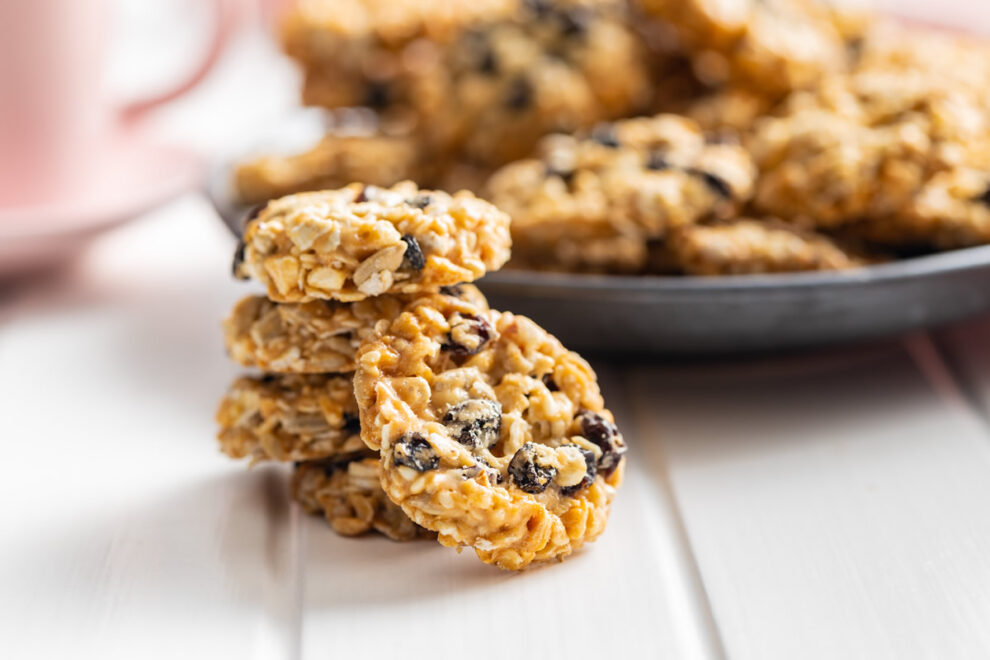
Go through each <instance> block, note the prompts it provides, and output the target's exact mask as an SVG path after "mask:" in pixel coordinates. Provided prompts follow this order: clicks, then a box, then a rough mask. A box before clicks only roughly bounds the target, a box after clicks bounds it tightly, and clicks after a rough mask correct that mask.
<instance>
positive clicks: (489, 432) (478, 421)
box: [443, 399, 502, 449]
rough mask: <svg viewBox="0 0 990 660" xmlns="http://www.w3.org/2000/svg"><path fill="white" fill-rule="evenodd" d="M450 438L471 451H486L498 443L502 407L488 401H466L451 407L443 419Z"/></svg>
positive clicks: (497, 403)
mask: <svg viewBox="0 0 990 660" xmlns="http://www.w3.org/2000/svg"><path fill="white" fill-rule="evenodd" d="M443 423H444V424H445V425H446V426H447V428H448V430H449V431H450V435H451V437H452V438H454V439H455V440H457V441H458V442H459V443H461V444H462V445H465V446H467V447H471V448H472V449H487V448H488V447H491V446H492V445H494V444H495V443H496V442H498V434H499V432H500V431H501V430H502V405H501V404H500V403H499V402H498V401H491V400H489V399H468V400H467V401H462V402H461V403H458V404H457V405H456V406H452V407H451V408H450V410H448V411H447V414H446V415H444V417H443Z"/></svg>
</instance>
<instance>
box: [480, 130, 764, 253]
mask: <svg viewBox="0 0 990 660" xmlns="http://www.w3.org/2000/svg"><path fill="white" fill-rule="evenodd" d="M755 175H756V173H755V168H754V166H753V163H752V161H751V159H750V157H749V155H748V154H747V153H746V151H745V150H744V149H743V148H742V147H740V146H739V145H738V144H732V143H728V142H726V141H720V142H711V141H710V140H707V139H706V136H705V134H704V133H703V132H702V131H701V130H700V128H699V127H698V126H697V124H695V123H694V122H693V121H691V120H689V119H686V118H684V117H679V116H675V115H666V114H663V115H657V116H656V117H649V118H638V119H628V120H624V121H618V122H614V123H603V124H599V125H597V126H596V127H595V128H593V129H592V130H591V131H590V132H588V133H584V134H581V135H578V136H568V135H553V136H549V137H547V138H545V139H544V140H543V141H542V142H541V143H540V148H539V154H538V157H537V158H533V159H527V160H522V161H518V162H515V163H511V164H509V165H507V166H505V167H504V168H502V169H501V170H499V171H498V172H496V173H495V175H493V176H492V178H491V179H490V180H489V182H488V186H487V194H488V198H489V199H491V200H492V201H493V202H494V203H495V204H496V205H498V206H499V208H502V209H503V210H505V211H506V212H508V213H509V214H510V215H511V216H512V233H513V256H514V257H515V263H517V264H521V265H526V264H543V265H544V267H557V268H562V269H565V270H603V271H618V272H636V271H638V270H641V269H642V268H643V267H644V266H645V264H646V261H647V248H646V244H647V241H649V240H651V239H659V238H663V237H664V236H665V235H666V234H667V233H668V232H669V231H670V230H672V229H673V228H675V227H679V226H682V225H688V224H693V223H696V222H700V221H703V220H708V219H716V218H722V217H729V216H732V215H734V214H736V213H737V212H738V211H739V209H740V207H741V206H742V204H743V203H744V202H745V201H746V200H747V199H748V198H749V197H750V195H751V193H752V189H753V184H754V179H755Z"/></svg>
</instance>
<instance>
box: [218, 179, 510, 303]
mask: <svg viewBox="0 0 990 660" xmlns="http://www.w3.org/2000/svg"><path fill="white" fill-rule="evenodd" d="M510 245H511V239H510V237H509V217H508V216H507V215H506V214H505V213H503V212H502V211H500V210H498V209H497V208H495V207H494V206H492V205H491V204H489V203H488V202H485V201H483V200H481V199H478V198H477V197H475V196H474V195H472V194H471V193H469V192H465V191H462V192H459V193H456V194H454V195H449V194H447V193H444V192H439V191H429V190H419V189H418V188H417V187H416V185H415V184H413V183H412V182H408V181H406V182H402V183H399V184H397V185H395V186H393V187H391V188H378V187H375V186H365V185H362V184H351V185H349V186H347V187H345V188H340V189H338V190H326V191H321V192H311V193H300V194H296V195H289V196H288V197H283V198H281V199H277V200H274V201H271V202H269V203H268V204H267V205H266V206H265V208H264V209H262V210H261V212H260V214H259V215H258V216H257V217H255V218H253V219H252V220H250V221H249V222H248V224H247V227H246V228H245V231H244V238H243V246H242V249H241V250H239V252H238V255H237V259H236V260H235V264H234V270H235V274H236V275H237V276H238V277H252V278H255V279H257V280H258V281H260V282H262V283H263V284H264V285H265V286H266V287H267V289H268V297H269V298H270V299H271V300H274V301H277V302H306V301H310V300H317V299H325V300H339V301H344V302H350V301H356V300H363V299H365V298H368V297H371V296H377V295H381V294H385V293H416V292H420V291H428V290H432V289H436V288H438V287H441V286H447V285H454V284H458V283H461V282H471V281H473V280H476V279H478V278H479V277H481V276H482V275H484V274H485V273H486V272H487V271H490V270H495V269H497V268H499V267H501V266H502V264H504V263H505V262H506V260H507V259H508V257H509V248H510Z"/></svg>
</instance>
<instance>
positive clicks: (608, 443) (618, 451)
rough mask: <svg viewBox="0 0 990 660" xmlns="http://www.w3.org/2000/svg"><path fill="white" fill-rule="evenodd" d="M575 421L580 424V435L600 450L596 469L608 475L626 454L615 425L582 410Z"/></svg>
mask: <svg viewBox="0 0 990 660" xmlns="http://www.w3.org/2000/svg"><path fill="white" fill-rule="evenodd" d="M577 419H578V421H579V422H580V424H581V435H583V436H584V438H585V439H586V440H588V441H589V442H593V443H595V445H597V446H598V448H599V449H601V450H602V456H601V458H599V459H598V469H599V470H601V472H602V474H604V475H605V476H608V475H610V474H611V473H612V472H613V471H614V470H615V468H616V467H617V466H618V465H619V461H621V460H622V455H623V454H625V453H626V442H625V440H623V439H622V434H620V433H619V429H618V428H616V426H615V424H613V423H612V422H610V421H608V420H607V419H605V418H604V417H602V416H601V415H599V414H598V413H594V412H591V411H589V410H582V411H581V412H579V413H578V415H577Z"/></svg>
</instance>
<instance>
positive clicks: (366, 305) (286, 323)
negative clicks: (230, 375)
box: [223, 284, 488, 373]
mask: <svg viewBox="0 0 990 660" xmlns="http://www.w3.org/2000/svg"><path fill="white" fill-rule="evenodd" d="M437 295H450V296H456V297H460V298H463V299H465V300H468V301H470V302H471V303H473V304H476V305H480V306H482V307H487V306H488V303H487V301H486V300H485V297H484V296H483V295H482V293H481V291H479V290H478V288H477V287H475V286H473V285H471V284H461V285H457V286H453V287H445V288H444V289H442V290H441V291H440V292H439V293H438V294H437ZM408 301H409V300H408V296H375V297H374V298H368V299H366V300H359V301H357V302H352V303H342V302H338V301H335V300H311V301H309V302H305V303H276V302H272V301H270V300H268V299H267V298H265V297H264V296H248V297H247V298H244V299H242V300H241V301H240V302H238V303H237V305H235V306H234V309H233V310H232V311H231V313H230V315H229V316H228V317H227V319H226V320H225V321H224V323H223V330H224V340H225V343H226V345H227V351H228V353H229V354H230V356H231V358H233V360H234V361H235V362H238V363H239V364H242V365H244V366H246V367H260V368H261V369H264V370H265V371H269V372H278V373H343V372H349V371H354V368H355V364H354V355H355V353H357V349H358V346H359V345H360V344H361V342H362V341H367V340H369V339H371V338H372V337H374V335H375V332H376V328H377V326H378V324H379V323H382V322H385V323H388V322H389V321H392V320H393V319H395V317H397V316H398V315H399V313H400V312H401V311H402V307H403V305H405V304H406V303H407V302H408Z"/></svg>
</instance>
